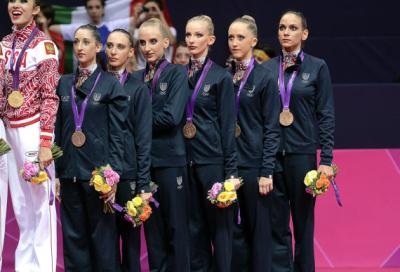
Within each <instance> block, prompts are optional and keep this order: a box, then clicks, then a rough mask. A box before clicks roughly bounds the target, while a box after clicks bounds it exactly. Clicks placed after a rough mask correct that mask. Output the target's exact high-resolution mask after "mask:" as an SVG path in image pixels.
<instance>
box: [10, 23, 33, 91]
mask: <svg viewBox="0 0 400 272" xmlns="http://www.w3.org/2000/svg"><path fill="white" fill-rule="evenodd" d="M38 31H39V29H38V28H37V27H35V28H34V29H33V30H32V32H31V34H30V35H29V37H28V39H27V40H26V42H25V44H24V46H23V47H22V50H21V52H20V53H19V55H18V59H17V63H16V65H15V71H14V53H15V47H16V46H17V37H16V35H15V37H14V40H13V44H12V51H11V60H10V71H11V73H12V75H13V82H12V88H13V89H14V90H17V89H18V88H19V68H20V66H21V61H22V56H23V55H24V53H25V51H26V49H28V46H29V44H30V43H31V42H32V40H33V39H34V38H35V36H36V33H37V32H38Z"/></svg>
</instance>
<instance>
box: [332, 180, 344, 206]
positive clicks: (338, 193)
mask: <svg viewBox="0 0 400 272" xmlns="http://www.w3.org/2000/svg"><path fill="white" fill-rule="evenodd" d="M331 184H332V187H333V190H334V191H335V197H336V202H337V204H338V205H339V206H340V207H343V204H342V199H341V197H340V192H339V187H338V186H337V184H336V182H335V179H334V178H332V179H331Z"/></svg>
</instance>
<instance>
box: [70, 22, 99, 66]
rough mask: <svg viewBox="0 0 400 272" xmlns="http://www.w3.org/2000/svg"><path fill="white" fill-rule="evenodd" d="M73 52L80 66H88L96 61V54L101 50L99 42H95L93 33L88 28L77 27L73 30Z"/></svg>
mask: <svg viewBox="0 0 400 272" xmlns="http://www.w3.org/2000/svg"><path fill="white" fill-rule="evenodd" d="M73 45H74V54H75V56H76V58H77V59H78V61H79V66H80V67H81V68H85V67H89V66H91V65H93V64H95V63H96V54H97V53H99V52H100V50H101V43H99V42H97V41H96V39H95V37H94V36H93V33H92V32H91V31H90V30H88V29H78V30H77V31H76V32H75V36H74V40H73Z"/></svg>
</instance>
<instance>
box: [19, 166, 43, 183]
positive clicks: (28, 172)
mask: <svg viewBox="0 0 400 272" xmlns="http://www.w3.org/2000/svg"><path fill="white" fill-rule="evenodd" d="M38 173H39V167H38V166H37V165H36V164H34V163H31V162H25V163H24V170H23V173H22V177H23V179H24V180H31V178H32V177H36V176H37V175H38Z"/></svg>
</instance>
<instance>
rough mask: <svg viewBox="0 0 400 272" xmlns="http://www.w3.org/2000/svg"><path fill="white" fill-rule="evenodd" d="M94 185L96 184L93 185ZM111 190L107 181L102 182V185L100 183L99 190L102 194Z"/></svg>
mask: <svg viewBox="0 0 400 272" xmlns="http://www.w3.org/2000/svg"><path fill="white" fill-rule="evenodd" d="M95 187H96V185H95ZM110 191H111V186H110V185H108V184H107V183H104V184H103V185H101V189H100V192H102V193H103V194H107V193H109V192H110Z"/></svg>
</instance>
